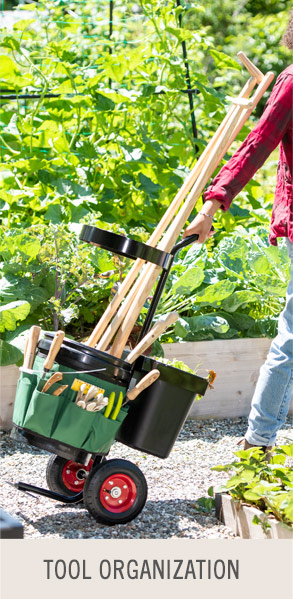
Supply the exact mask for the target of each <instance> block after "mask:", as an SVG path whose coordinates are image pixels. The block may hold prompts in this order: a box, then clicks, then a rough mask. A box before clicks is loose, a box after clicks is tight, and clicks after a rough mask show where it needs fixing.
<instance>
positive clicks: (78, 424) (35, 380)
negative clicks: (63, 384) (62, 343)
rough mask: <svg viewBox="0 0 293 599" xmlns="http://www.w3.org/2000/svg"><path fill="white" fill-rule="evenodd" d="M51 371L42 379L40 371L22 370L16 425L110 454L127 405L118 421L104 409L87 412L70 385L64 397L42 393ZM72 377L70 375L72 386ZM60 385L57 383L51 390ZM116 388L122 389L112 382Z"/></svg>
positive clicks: (89, 379) (95, 381)
mask: <svg viewBox="0 0 293 599" xmlns="http://www.w3.org/2000/svg"><path fill="white" fill-rule="evenodd" d="M62 370H63V369H62ZM64 370H65V369H64ZM51 374H52V372H50V373H47V374H46V376H45V377H44V378H43V377H42V378H41V377H40V376H38V375H37V374H33V373H26V372H21V374H20V378H19V380H18V385H17V392H16V397H15V404H14V412H13V422H14V424H16V425H17V426H20V427H22V428H24V429H26V430H29V431H31V432H33V433H36V434H39V435H42V436H43V437H46V438H48V439H50V440H52V439H55V440H56V441H59V442H61V443H65V444H68V445H70V446H72V447H76V448H78V449H84V450H85V451H87V452H88V453H107V452H108V451H109V449H110V447H111V445H112V443H113V442H114V440H115V437H116V434H117V432H118V430H119V428H120V426H121V424H122V422H123V420H124V418H126V415H127V412H128V407H126V408H122V409H121V410H120V412H119V413H118V416H117V418H116V420H111V418H105V416H104V415H103V412H104V411H105V408H104V409H103V410H102V411H101V412H88V411H86V410H83V409H82V408H81V407H79V406H77V405H76V404H75V403H74V399H73V398H74V397H75V395H76V393H75V392H73V391H72V390H71V389H70V388H68V389H67V390H66V391H65V392H64V393H63V394H62V395H61V396H55V395H52V394H51V393H48V392H46V393H43V392H42V391H41V390H40V389H42V388H43V386H44V383H45V381H46V379H47V378H49V377H50V376H51ZM73 378H74V376H72V377H69V379H68V383H69V385H70V384H71V382H72V380H73ZM84 378H85V377H84ZM71 379H72V380H71ZM86 379H87V380H88V381H89V382H92V383H95V384H98V382H99V381H98V379H95V378H94V377H89V376H87V377H86ZM59 385H60V383H56V384H54V385H53V386H52V391H53V390H54V387H55V388H57V387H58V386H59ZM104 386H105V385H104ZM113 388H115V389H116V392H117V391H118V389H119V387H117V386H116V387H114V385H111V387H110V388H109V390H108V391H111V390H112V389H113ZM50 391H51V389H50Z"/></svg>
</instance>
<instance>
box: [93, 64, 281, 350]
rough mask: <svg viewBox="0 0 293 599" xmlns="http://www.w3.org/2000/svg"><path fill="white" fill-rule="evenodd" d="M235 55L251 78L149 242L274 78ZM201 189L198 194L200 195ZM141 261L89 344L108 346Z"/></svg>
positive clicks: (154, 239)
mask: <svg viewBox="0 0 293 599" xmlns="http://www.w3.org/2000/svg"><path fill="white" fill-rule="evenodd" d="M238 56H239V58H240V59H241V60H242V62H243V63H244V64H245V66H246V67H247V69H248V70H249V72H250V73H251V74H252V78H250V79H249V81H248V82H247V83H246V84H245V86H244V88H243V90H242V91H241V92H240V94H239V96H238V98H236V99H235V100H232V102H233V105H232V107H231V108H230V110H229V111H228V113H227V115H226V117H225V118H224V120H223V122H222V124H221V125H220V127H219V128H218V130H217V131H216V133H215V135H214V137H213V138H212V140H211V141H210V142H209V144H208V146H207V147H206V149H205V151H204V152H203V154H202V156H201V157H200V159H199V161H198V162H197V164H196V165H195V167H194V168H193V169H192V171H191V173H190V175H189V177H188V178H187V179H186V181H185V182H184V184H183V186H182V187H181V189H180V190H179V192H178V193H177V195H176V197H175V199H174V200H173V202H172V204H171V205H170V206H169V208H168V210H167V211H166V213H165V215H164V216H163V218H162V219H161V221H160V223H159V224H158V226H157V228H156V229H155V231H154V233H153V235H152V236H151V238H150V239H149V242H148V245H155V243H157V241H158V240H159V239H160V237H161V235H162V234H163V232H164V230H165V229H166V226H167V225H168V224H169V223H170V222H171V220H172V218H173V217H174V216H175V213H176V212H177V210H178V208H179V206H180V205H181V203H182V201H183V200H184V198H185V197H186V195H187V193H188V192H189V191H190V189H191V187H192V185H194V183H195V181H196V180H197V179H198V178H199V177H200V174H201V173H202V171H204V172H205V173H206V171H207V165H208V166H209V165H211V166H210V168H209V169H208V174H207V175H206V178H207V180H208V179H209V177H210V176H211V174H212V173H213V171H214V170H215V168H216V166H217V165H218V164H219V162H220V161H221V159H222V158H223V156H224V154H225V153H226V151H227V149H228V148H229V146H230V145H231V143H232V141H233V140H234V139H235V137H236V135H237V134H238V132H239V131H240V129H241V128H242V126H243V125H244V123H245V121H246V120H247V118H248V116H249V115H250V113H251V112H252V110H253V108H254V107H255V106H256V104H257V102H258V101H259V99H260V97H261V96H262V95H263V93H264V91H265V90H266V89H267V87H268V85H269V84H270V82H271V80H272V78H273V73H268V74H267V75H265V76H264V75H263V74H262V73H261V71H259V69H257V67H255V66H254V65H253V63H251V61H249V59H248V58H247V57H246V56H245V55H244V54H243V53H242V52H240V53H239V54H238ZM256 83H259V88H258V90H257V94H255V95H254V97H253V98H252V99H251V100H248V97H249V95H250V93H251V91H252V89H253V88H254V86H255V85H256ZM215 153H216V161H214V160H211V157H212V158H213V157H214V156H215ZM204 185H205V183H203V186H202V184H201V190H202V188H203V187H204ZM201 190H200V192H199V194H198V195H200V193H201ZM194 196H195V193H193V196H192V208H193V206H194V203H195V201H196V199H197V198H196V199H195V200H194ZM197 197H198V196H197ZM192 208H191V210H192ZM191 210H189V211H188V215H187V217H186V218H185V220H184V222H183V225H184V224H185V221H186V219H187V218H188V216H189V214H190V212H191ZM183 225H181V226H180V227H179V232H180V230H181V228H182V226H183ZM173 237H174V236H173ZM159 247H161V246H159ZM143 263H144V262H143V261H142V260H136V262H135V264H134V266H133V267H132V269H131V270H130V272H129V273H128V275H127V277H126V278H125V280H124V282H123V283H122V285H121V288H120V289H119V291H118V293H117V294H116V296H115V297H114V299H113V300H112V302H111V303H110V305H109V306H108V308H107V310H106V311H105V313H104V315H103V316H102V318H101V319H100V321H99V323H98V324H97V326H96V327H95V329H94V331H93V332H92V334H91V336H90V337H89V339H88V342H87V343H88V345H90V346H92V347H93V346H94V345H95V344H96V343H97V342H98V341H99V340H100V342H99V343H98V345H97V348H98V349H101V350H105V349H106V348H107V347H108V345H109V343H110V341H111V339H112V337H113V335H114V334H115V332H116V331H117V329H118V328H119V326H120V324H121V322H122V320H123V319H124V317H125V315H126V313H127V312H128V310H129V305H130V304H131V303H132V301H133V298H134V297H135V295H136V292H137V287H135V291H134V293H133V294H131V296H129V302H127V303H126V304H125V302H124V304H123V309H122V311H120V312H119V313H118V315H116V316H115V318H114V320H113V322H112V324H111V325H110V326H109V328H108V330H107V331H106V333H105V334H104V335H103V333H104V331H105V329H106V327H107V326H108V324H109V322H110V320H111V318H112V317H113V315H114V314H115V312H116V310H117V308H118V306H119V305H120V303H121V301H122V300H123V298H124V297H125V295H126V293H127V292H128V290H129V289H130V287H131V285H132V284H133V282H134V281H135V279H136V277H137V274H138V273H139V271H140V270H141V267H142V266H143ZM149 266H150V265H149ZM146 268H147V267H146ZM151 268H152V270H153V272H154V275H155V276H154V280H155V279H156V277H157V274H158V272H159V268H157V269H156V271H155V270H154V267H153V266H151ZM143 273H145V270H143ZM140 280H141V278H140ZM138 313H139V312H138ZM117 343H118V341H117ZM121 344H122V345H123V342H121ZM116 351H118V354H119V353H120V347H119V349H118V350H117V348H115V347H114V348H113V350H112V351H111V353H113V355H116V354H115V352H116ZM118 354H117V355H118ZM120 355H121V354H120Z"/></svg>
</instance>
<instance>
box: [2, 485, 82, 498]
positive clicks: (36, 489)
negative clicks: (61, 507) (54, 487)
mask: <svg viewBox="0 0 293 599" xmlns="http://www.w3.org/2000/svg"><path fill="white" fill-rule="evenodd" d="M13 486H14V487H15V488H16V489H18V491H24V492H26V493H27V492H29V494H31V493H36V494H37V495H43V496H44V497H49V499H55V501H61V502H62V503H79V502H80V501H82V498H83V492H82V491H81V492H80V493H76V495H70V496H67V495H62V494H61V493H56V492H55V491H50V490H49V489H42V487H36V486H35V485H29V484H28V483H23V482H18V483H15V484H14V485H13Z"/></svg>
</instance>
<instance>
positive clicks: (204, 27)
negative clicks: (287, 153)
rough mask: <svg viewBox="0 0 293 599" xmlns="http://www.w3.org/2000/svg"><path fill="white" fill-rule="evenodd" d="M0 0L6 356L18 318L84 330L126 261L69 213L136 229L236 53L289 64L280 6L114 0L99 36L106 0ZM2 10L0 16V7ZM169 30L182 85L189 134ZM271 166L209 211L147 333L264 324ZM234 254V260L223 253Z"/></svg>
mask: <svg viewBox="0 0 293 599" xmlns="http://www.w3.org/2000/svg"><path fill="white" fill-rule="evenodd" d="M1 1H2V4H1V2H0V8H1V9H2V13H0V16H1V31H0V35H1V37H0V40H1V42H0V47H1V64H0V87H1V94H2V96H4V98H3V97H2V100H1V103H0V127H1V131H0V210H1V215H2V229H1V237H0V254H1V258H2V283H1V284H2V298H1V302H2V303H1V312H0V313H1V319H2V320H1V327H2V328H1V331H2V347H3V354H2V355H3V356H4V357H3V363H7V361H8V362H11V361H12V362H13V361H15V360H16V359H19V358H20V356H21V354H20V353H19V352H20V349H21V348H22V346H23V341H24V337H25V332H26V331H27V329H28V328H29V326H31V324H32V323H36V322H39V323H40V324H41V325H42V327H43V328H52V327H53V328H55V329H56V328H58V327H60V326H62V327H65V328H66V331H67V334H72V335H73V336H74V337H75V338H84V337H85V336H87V335H88V334H89V332H90V329H91V327H92V326H93V325H94V323H95V322H96V321H97V320H98V318H99V316H100V315H101V314H102V312H103V310H104V308H105V305H106V304H107V303H108V301H109V298H110V296H111V294H113V293H114V291H115V289H116V288H117V285H118V283H119V281H121V279H122V278H123V277H124V276H125V274H126V272H127V270H128V268H129V266H130V264H128V262H127V261H124V262H121V261H120V260H119V259H117V258H115V257H113V256H112V255H111V254H108V253H107V252H101V251H100V252H98V251H97V250H96V249H94V248H91V247H89V246H87V245H85V244H80V243H79V242H78V232H79V230H80V225H81V224H82V223H85V222H88V223H91V224H95V225H97V226H101V227H102V228H109V229H111V230H114V231H117V232H121V233H123V234H127V235H130V236H132V237H134V238H136V239H140V240H146V239H147V238H148V236H149V234H150V233H151V231H152V230H153V228H154V227H155V225H156V224H157V222H158V221H159V220H160V218H161V216H162V214H163V213H164V212H165V210H166V208H167V206H168V205H169V203H170V201H171V200H172V198H173V197H174V195H175V194H176V192H177V190H178V188H179V187H180V186H181V185H182V183H183V181H184V179H185V177H186V175H187V174H188V172H189V170H190V169H191V167H192V166H193V164H194V163H195V161H196V160H197V157H198V155H199V154H200V152H201V151H202V149H203V148H204V147H205V145H206V143H207V142H208V140H209V139H210V137H211V135H212V134H213V132H214V131H215V130H216V128H217V126H218V124H219V123H220V122H221V121H222V119H223V117H224V115H225V112H226V109H227V106H228V101H227V96H231V95H232V96H233V95H235V94H237V93H238V92H239V90H240V89H241V87H242V86H243V83H244V81H245V80H246V78H247V74H246V71H245V69H242V68H241V66H240V65H239V63H238V61H237V60H236V54H237V51H239V50H244V51H245V52H246V53H247V54H248V56H249V57H250V58H251V59H252V60H253V61H254V63H255V64H256V65H257V66H258V67H259V68H260V69H261V70H262V71H264V72H266V71H268V70H273V71H274V72H275V73H276V75H277V74H278V73H279V72H280V71H281V70H282V69H283V68H285V67H286V66H287V64H289V62H290V56H289V52H287V51H286V50H285V49H284V48H282V47H281V46H280V39H281V36H282V33H283V31H284V29H285V27H286V21H287V16H288V12H289V8H290V4H289V2H287V1H285V0H284V1H278V2H277V1H274V0H271V1H269V2H262V1H261V0H260V1H258V2H250V1H248V2H245V1H243V2H242V3H237V5H236V4H235V2H234V1H233V0H221V1H219V0H214V1H213V2H211V1H207V2H201V1H199V2H194V1H191V2H186V3H184V4H183V2H182V4H183V6H178V5H177V4H178V3H177V2H174V1H172V2H170V1H169V2H168V1H165V0H164V1H163V0H159V1H155V0H139V1H136V2H134V1H133V0H128V1H122V0H116V1H115V3H114V4H115V11H114V22H113V31H112V33H111V36H110V38H109V2H108V1H106V0H84V1H83V2H76V1H75V0H72V1H71V0H68V1H64V0H56V1H55V0H49V1H46V2H44V1H43V0H40V2H23V3H20V2H19V3H17V2H13V3H12V2H7V1H5V2H4V0H1ZM13 7H14V8H16V9H17V12H16V17H15V18H12V20H11V14H10V13H8V12H6V11H7V9H9V8H13ZM9 15H10V16H9ZM8 17H9V18H8ZM180 19H182V25H183V27H181V26H180V25H181V21H180ZM182 41H185V43H186V46H187V50H188V62H189V70H190V74H191V85H192V88H193V89H194V90H197V93H195V94H193V100H194V111H195V118H196V124H197V138H196V139H194V137H193V133H192V128H191V121H190V109H189V103H188V97H187V94H186V93H185V91H184V90H186V80H185V74H186V70H185V67H186V65H185V61H184V57H183V54H182ZM9 91H11V92H14V93H16V95H17V99H16V100H9ZM26 94H30V95H34V96H36V97H35V99H31V98H30V99H29V98H26V97H23V96H25V95H26ZM48 95H50V97H48ZM267 95H268V94H266V96H265V97H264V100H263V103H264V102H265V99H266V97H267ZM263 103H262V105H260V106H259V107H258V112H257V113H256V114H255V115H254V117H253V119H254V118H256V117H257V115H258V114H259V112H260V111H261V110H262V107H263ZM253 119H252V121H251V122H250V123H249V124H248V125H247V126H246V127H244V129H243V130H242V132H241V134H240V135H239V137H238V140H237V141H236V142H235V143H234V144H233V146H232V148H231V152H233V150H234V149H236V147H237V145H238V144H239V142H240V141H241V139H243V138H244V137H245V135H246V134H247V132H248V130H249V128H250V127H251V126H252V125H253ZM196 149H198V152H197V153H196ZM227 158H228V156H226V157H225V159H227ZM276 163H277V153H274V154H273V155H272V156H271V157H270V158H269V160H268V161H267V164H266V166H265V168H263V169H262V171H261V173H258V175H257V176H256V178H255V179H254V181H253V182H250V184H249V185H248V186H247V187H246V188H245V190H244V191H243V192H242V193H241V194H240V195H239V196H238V198H237V200H235V202H234V203H233V206H232V208H231V211H230V212H229V213H225V214H219V215H218V216H217V223H216V227H217V229H218V231H219V233H218V235H217V236H216V237H215V239H214V240H213V241H211V242H209V243H208V244H207V247H205V248H202V249H199V248H197V249H196V250H194V249H191V250H190V251H189V254H188V252H187V250H186V251H185V252H183V254H181V257H180V258H179V259H178V260H177V262H176V264H175V266H174V268H173V270H172V275H171V278H170V283H169V284H168V286H167V288H166V292H165V295H164V297H163V298H162V301H161V304H160V306H159V311H158V315H159V313H160V311H166V310H167V309H169V308H170V309H174V307H176V308H178V309H179V310H180V314H181V316H182V320H181V321H180V322H179V323H177V325H176V328H175V329H173V331H171V333H168V335H165V336H164V337H163V338H162V340H164V341H174V340H183V339H184V340H189V339H191V338H192V339H193V340H199V339H213V338H219V336H220V337H224V338H227V337H228V338H231V337H235V336H236V337H237V336H247V335H248V336H251V335H252V336H254V335H255V336H258V335H269V336H271V335H273V334H274V333H275V327H276V319H277V316H278V314H279V312H280V310H281V309H282V307H283V305H284V290H285V287H286V281H287V276H288V268H287V262H286V255H285V252H284V250H283V245H282V243H281V244H280V250H279V251H278V250H275V249H274V248H268V247H267V242H266V231H267V229H268V226H269V218H270V210H271V206H272V199H273V191H274V184H275V173H276ZM198 206H200V203H199V204H198V205H197V208H198ZM192 216H193V215H192ZM260 240H261V241H260ZM235 248H238V250H239V252H238V254H237V255H236V254H235V251H236V250H235ZM238 250H237V251H238ZM194 252H195V253H196V255H195V254H194ZM234 254H235V260H236V262H235V264H238V266H239V262H238V263H237V260H241V268H242V270H241V272H240V270H239V268H238V266H237V268H234V269H233V265H232V266H231V261H232V260H233V255H234ZM246 254H247V256H248V257H246ZM228 256H229V258H228ZM239 256H240V257H239ZM228 262H229V264H228ZM186 264H187V265H188V269H190V272H189V275H188V282H187V283H186V281H185V282H184V285H183V286H182V284H181V282H180V281H181V277H182V273H183V271H184V269H186ZM191 269H197V271H196V272H195V271H194V270H193V271H192V270H191ZM241 273H242V274H241ZM185 274H186V273H185ZM255 275H256V276H255ZM215 285H216V287H215ZM239 293H240V294H241V293H242V296H239ZM237 294H238V295H237ZM243 294H244V295H243ZM272 296H273V299H272ZM232 298H234V299H232ZM237 298H238V299H237ZM239 298H240V299H242V301H240V299H239ZM244 300H245V301H244ZM229 302H230V303H229ZM235 306H236V307H235ZM146 308H147V306H146V307H145V309H146ZM28 309H29V312H28ZM232 312H233V315H232ZM143 315H144V314H143V313H142V315H141V317H140V321H141V320H142V318H143ZM198 319H201V320H198Z"/></svg>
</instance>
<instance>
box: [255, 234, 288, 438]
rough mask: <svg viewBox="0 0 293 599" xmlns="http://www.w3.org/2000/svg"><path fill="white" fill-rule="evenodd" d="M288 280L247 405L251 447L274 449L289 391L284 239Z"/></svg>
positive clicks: (284, 414) (286, 412)
mask: <svg viewBox="0 0 293 599" xmlns="http://www.w3.org/2000/svg"><path fill="white" fill-rule="evenodd" d="M286 241H287V247H288V252H289V257H290V259H291V280H290V283H289V285H288V291H287V298H286V305H285V308H284V310H283V312H282V313H281V314H280V317H279V322H278V335H277V337H276V338H275V339H274V341H273V342H272V344H271V347H270V351H269V354H268V356H267V359H266V361H265V363H264V365H263V366H262V367H261V369H260V374H259V378H258V381H257V384H256V388H255V392H254V395H253V398H252V402H251V411H250V414H249V417H248V429H247V432H246V435H245V438H246V440H247V441H248V443H250V444H251V445H261V446H268V445H275V442H276V436H277V432H278V430H279V428H280V427H281V426H282V425H283V424H284V422H285V420H286V416H287V414H288V410H289V404H290V399H291V395H292V390H293V243H291V242H290V241H289V240H288V239H287V240H286Z"/></svg>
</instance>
